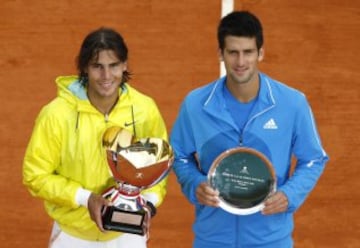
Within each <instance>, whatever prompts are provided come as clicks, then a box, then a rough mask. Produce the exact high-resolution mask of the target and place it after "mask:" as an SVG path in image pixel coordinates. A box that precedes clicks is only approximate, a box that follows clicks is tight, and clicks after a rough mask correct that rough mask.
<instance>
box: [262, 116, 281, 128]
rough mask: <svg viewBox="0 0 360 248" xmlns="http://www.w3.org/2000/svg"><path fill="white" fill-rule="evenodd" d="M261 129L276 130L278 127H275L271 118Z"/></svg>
mask: <svg viewBox="0 0 360 248" xmlns="http://www.w3.org/2000/svg"><path fill="white" fill-rule="evenodd" d="M263 128H264V129H278V126H277V124H276V122H275V120H274V119H273V118H271V119H270V120H268V121H267V122H266V123H265V124H264V126H263Z"/></svg>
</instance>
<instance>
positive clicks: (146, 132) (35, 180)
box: [23, 76, 168, 240]
mask: <svg viewBox="0 0 360 248" xmlns="http://www.w3.org/2000/svg"><path fill="white" fill-rule="evenodd" d="M56 83H57V86H58V96H57V97H56V98H55V99H54V100H53V101H51V102H50V103H49V104H47V105H46V106H44V107H43V109H42V110H41V112H40V114H39V116H38V117H37V119H36V122H35V126H34V130H33V133H32V136H31V139H30V142H29V144H28V147H27V150H26V154H25V158H24V163H23V183H24V184H25V185H26V186H27V187H28V189H29V191H30V193H31V194H32V195H33V196H36V197H39V198H42V199H44V202H45V209H46V211H47V213H48V214H49V216H50V217H51V218H52V219H54V220H55V221H56V222H57V223H58V224H59V225H60V227H61V229H62V230H63V231H65V232H66V233H68V234H70V235H73V236H75V237H79V238H82V239H86V240H110V239H113V238H115V237H117V236H118V235H121V233H119V232H112V231H108V232H106V233H102V232H100V231H99V229H98V228H97V226H96V224H95V223H94V222H93V221H92V220H91V219H90V215H89V212H88V209H87V208H86V207H84V206H80V205H79V204H78V203H77V201H76V192H77V191H78V190H79V189H80V188H83V189H86V190H89V191H92V192H94V193H97V194H102V193H103V192H104V190H106V189H107V188H109V187H111V186H114V184H115V182H114V179H113V177H112V175H111V173H110V169H109V167H108V164H107V160H106V151H105V150H104V148H103V147H102V136H103V134H104V132H105V130H106V129H107V128H108V127H110V126H120V127H122V128H125V129H127V130H129V131H130V132H132V133H133V134H134V132H135V134H136V138H143V137H159V138H163V139H165V140H167V139H168V137H167V132H166V126H165V123H164V120H163V118H162V116H161V114H160V112H159V109H158V107H157V105H156V103H155V102H154V101H153V99H151V98H150V97H148V96H145V95H143V94H142V93H140V92H138V91H137V90H135V89H134V88H132V87H131V86H129V85H128V84H124V85H123V86H122V87H121V88H119V92H120V93H121V94H120V98H119V100H118V102H117V104H116V105H115V107H114V108H113V109H112V111H111V112H110V114H109V115H108V116H104V115H103V114H102V113H100V112H99V111H98V110H97V109H95V108H94V107H93V106H92V105H91V103H90V102H89V100H88V99H87V96H86V91H85V89H84V88H83V87H81V85H80V84H79V82H78V79H77V77H76V76H63V77H58V78H57V79H56ZM166 184H167V177H165V178H164V179H162V180H161V181H160V182H159V183H158V184H156V185H155V186H153V187H151V188H148V189H146V190H144V191H143V192H142V194H148V195H151V196H152V197H151V198H152V202H153V204H155V205H156V206H159V205H160V204H161V203H162V201H163V199H164V197H165V194H166ZM154 199H155V200H154ZM154 201H155V202H154Z"/></svg>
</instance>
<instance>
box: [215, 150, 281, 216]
mask: <svg viewBox="0 0 360 248" xmlns="http://www.w3.org/2000/svg"><path fill="white" fill-rule="evenodd" d="M208 182H209V184H210V186H211V187H212V188H214V189H216V190H218V191H219V201H220V203H219V206H220V207H221V208H222V209H224V210H225V211H227V212H230V213H233V214H237V215H249V214H253V213H256V212H258V211H260V210H261V209H263V208H264V201H265V200H266V199H267V198H268V197H269V196H270V195H271V194H272V193H273V192H275V191H276V177H275V172H274V169H273V166H272V164H271V162H270V161H269V160H268V159H267V158H266V156H265V155H264V154H262V153H261V152H259V151H257V150H254V149H252V148H246V147H238V148H232V149H229V150H227V151H225V152H223V153H221V154H220V155H219V156H218V157H217V158H216V159H215V160H214V162H213V163H212V165H211V167H210V170H209V173H208Z"/></svg>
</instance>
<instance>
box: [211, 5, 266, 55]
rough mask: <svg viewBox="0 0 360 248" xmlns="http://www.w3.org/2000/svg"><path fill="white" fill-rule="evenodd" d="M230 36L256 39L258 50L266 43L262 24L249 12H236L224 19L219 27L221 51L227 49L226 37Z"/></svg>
mask: <svg viewBox="0 0 360 248" xmlns="http://www.w3.org/2000/svg"><path fill="white" fill-rule="evenodd" d="M228 35H233V36H245V37H249V38H252V37H255V38H256V47H257V48H258V49H260V48H261V47H262V45H263V43H264V37H263V31H262V26H261V23H260V21H259V19H258V18H257V17H256V16H255V15H253V14H252V13H250V12H248V11H234V12H232V13H230V14H228V15H226V16H225V17H223V18H222V20H221V21H220V23H219V26H218V42H219V48H220V49H221V51H222V50H223V49H224V47H225V37H226V36H228Z"/></svg>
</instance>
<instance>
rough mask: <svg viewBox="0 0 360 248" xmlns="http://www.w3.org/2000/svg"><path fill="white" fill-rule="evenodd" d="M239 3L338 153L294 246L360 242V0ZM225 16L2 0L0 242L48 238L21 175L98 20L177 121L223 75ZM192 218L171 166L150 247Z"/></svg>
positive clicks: (161, 1)
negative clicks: (37, 129)
mask: <svg viewBox="0 0 360 248" xmlns="http://www.w3.org/2000/svg"><path fill="white" fill-rule="evenodd" d="M235 9H247V10H250V11H253V12H254V13H255V14H257V15H258V16H259V17H260V19H261V21H262V23H263V26H264V31H265V59H264V61H263V62H262V63H261V69H262V70H263V71H264V72H266V73H267V74H269V75H271V76H272V77H274V78H276V79H278V80H280V81H282V82H284V83H287V84H288V85H290V86H293V87H296V88H298V89H300V90H302V91H303V92H305V93H306V95H307V96H308V99H309V101H310V103H311V106H312V109H313V112H314V113H315V116H316V121H317V124H318V129H319V132H320V134H321V137H322V141H323V145H324V147H325V149H326V151H327V152H328V154H329V156H330V162H329V163H328V164H327V168H326V170H325V172H324V174H323V176H322V177H321V179H320V181H319V183H318V184H317V186H316V188H315V190H314V191H313V192H312V194H311V195H310V197H309V198H308V199H307V201H306V202H305V204H304V205H303V206H302V207H301V208H300V210H299V211H298V212H297V213H296V215H295V216H296V227H295V232H294V239H295V244H296V245H295V247H297V248H335V247H336V248H339V247H341V248H355V247H360V238H359V237H360V214H359V211H358V209H359V205H360V194H359V188H360V180H359V178H358V176H359V172H360V169H359V168H360V167H358V166H359V161H360V151H359V147H360V118H359V116H360V108H359V106H360V93H359V92H360V81H359V78H360V70H359V65H360V56H359V52H358V46H359V38H360V28H359V27H360V1H350V0H342V1H339V0H327V1H324V0H292V1H287V0H243V1H240V0H236V1H235ZM220 16H221V1H220V0H181V1H166V0H136V1H134V0H117V1H113V0H104V1H79V0H61V1H40V0H32V1H25V0H1V2H0V47H1V50H2V52H1V56H0V68H1V69H0V76H1V78H2V83H1V88H0V111H1V112H0V113H1V114H0V116H1V118H2V121H1V122H0V137H1V140H0V142H1V145H2V148H1V150H0V161H1V163H2V169H1V170H0V185H1V189H2V193H1V198H0V210H1V211H0V225H1V229H0V230H1V231H0V247H9V248H10V247H11V248H17V247H18V248H20V247H31V248H40V247H47V242H48V238H49V235H50V230H51V226H52V221H51V220H50V219H49V217H48V216H47V215H46V214H45V211H44V209H43V205H42V201H41V200H39V199H35V198H33V197H31V196H30V194H29V193H28V191H27V190H26V189H25V187H24V186H23V185H22V159H23V156H24V152H25V148H26V145H27V142H28V139H29V137H30V134H31V131H32V127H33V124H34V119H35V117H36V115H37V114H38V112H39V110H40V108H41V107H42V106H43V105H44V104H46V103H47V102H48V101H50V100H51V99H52V98H54V97H55V95H56V88H55V83H54V79H55V77H56V76H58V75H66V74H75V73H76V71H75V56H76V55H77V52H78V49H79V47H80V44H81V42H82V39H83V38H84V36H85V35H86V34H87V33H88V32H89V31H91V30H93V29H95V28H98V27H100V26H110V27H113V28H115V29H117V30H118V31H120V32H121V33H122V34H123V35H124V37H125V40H126V41H127V43H128V47H129V50H130V57H129V64H130V69H131V70H132V72H133V74H134V76H133V80H132V81H131V84H132V85H133V86H135V87H136V88H138V89H140V90H141V91H143V92H144V93H147V94H149V95H151V96H153V98H155V100H156V101H157V103H158V105H159V108H160V110H161V111H162V113H163V116H164V118H165V120H166V123H167V127H168V129H169V132H170V130H171V127H172V124H173V122H174V120H175V117H176V115H177V111H178V108H179V104H180V102H181V100H182V99H183V97H184V96H185V94H186V93H187V92H188V91H190V90H191V89H193V88H194V87H198V86H200V85H203V84H205V83H208V82H210V81H212V80H214V79H215V78H217V77H218V76H219V61H218V58H217V42H216V27H217V23H218V21H219V18H220ZM192 220H193V208H192V206H191V205H190V204H189V203H188V202H187V200H186V199H185V197H184V196H183V195H182V194H181V192H180V188H179V186H178V184H177V182H176V179H175V176H174V175H173V174H170V181H169V188H168V195H167V197H166V199H165V202H164V204H163V205H162V206H161V207H160V208H159V210H158V215H157V217H156V218H155V219H154V221H153V222H152V233H151V240H150V242H149V248H157V247H161V248H167V247H169V248H170V247H171V248H175V247H179V248H180V247H181V248H184V247H185V248H186V247H191V241H192V231H191V224H192Z"/></svg>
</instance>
